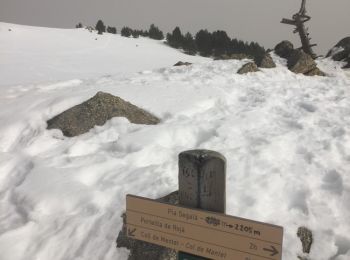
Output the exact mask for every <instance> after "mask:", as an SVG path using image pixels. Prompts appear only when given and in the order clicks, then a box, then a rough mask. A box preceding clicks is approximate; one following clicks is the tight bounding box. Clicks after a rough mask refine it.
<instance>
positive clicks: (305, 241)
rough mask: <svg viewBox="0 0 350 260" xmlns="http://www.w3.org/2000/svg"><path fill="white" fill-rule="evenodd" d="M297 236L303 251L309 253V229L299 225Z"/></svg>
mask: <svg viewBox="0 0 350 260" xmlns="http://www.w3.org/2000/svg"><path fill="white" fill-rule="evenodd" d="M297 236H298V237H299V238H300V241H301V244H302V246H303V253H307V254H309V253H310V249H311V245H312V242H313V238H312V232H311V230H309V229H308V228H307V227H299V228H298V231H297Z"/></svg>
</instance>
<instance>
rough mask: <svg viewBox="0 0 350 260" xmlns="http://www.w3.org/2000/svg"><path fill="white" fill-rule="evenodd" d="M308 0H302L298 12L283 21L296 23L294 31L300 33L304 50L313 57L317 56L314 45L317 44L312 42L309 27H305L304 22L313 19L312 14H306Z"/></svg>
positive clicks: (291, 23)
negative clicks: (313, 48)
mask: <svg viewBox="0 0 350 260" xmlns="http://www.w3.org/2000/svg"><path fill="white" fill-rule="evenodd" d="M305 5H306V0H302V2H301V7H300V10H299V12H298V13H296V14H294V15H293V18H292V19H286V18H283V19H282V21H281V23H284V24H289V25H294V26H295V27H296V28H295V30H294V31H293V32H294V33H299V36H300V40H301V44H302V47H301V48H300V49H303V51H304V52H305V53H307V54H310V55H311V57H312V58H316V54H315V53H314V52H313V50H312V47H313V46H316V44H311V43H310V40H311V38H310V37H309V33H308V29H307V28H306V27H305V25H304V23H305V22H307V21H309V20H310V19H311V17H310V16H308V15H306V8H305Z"/></svg>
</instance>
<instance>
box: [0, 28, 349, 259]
mask: <svg viewBox="0 0 350 260" xmlns="http://www.w3.org/2000/svg"><path fill="white" fill-rule="evenodd" d="M8 28H12V31H8ZM95 38H97V40H95ZM136 45H138V47H136ZM274 59H275V61H276V62H277V68H275V69H263V70H262V71H261V72H258V73H255V74H248V75H238V74H236V71H237V69H238V68H239V67H240V66H241V65H242V64H244V63H245V62H246V61H236V60H232V61H211V60H208V59H205V58H201V57H191V56H186V55H184V54H182V53H180V52H178V51H176V50H173V49H170V48H168V47H167V46H164V45H163V44H162V43H161V42H159V41H153V40H150V39H143V38H140V39H125V38H122V37H120V36H119V35H108V34H106V35H102V36H98V35H96V34H95V33H90V32H88V31H86V30H83V29H76V30H62V29H47V28H34V27H26V26H18V25H12V24H5V23H0V86H1V94H0V259H1V260H17V259H21V260H24V259H25V260H39V259H40V260H41V259H44V260H47V259H51V260H67V259H84V260H85V259H92V260H96V259H106V260H107V259H108V260H116V259H118V260H124V259H127V255H128V251H127V250H126V249H116V248H115V240H116V237H117V234H118V232H119V230H120V228H121V225H122V220H121V218H120V215H121V213H122V212H123V211H124V209H125V195H126V194H128V193H129V194H134V195H139V196H145V197H149V198H157V197H161V196H163V195H166V194H168V193H170V192H172V191H174V190H176V189H177V185H178V183H177V177H178V176H177V156H178V153H180V152H181V151H184V150H188V149H196V148H205V149H211V150H216V151H218V152H220V153H222V154H223V155H224V156H225V157H226V159H227V163H228V165H227V214H231V215H234V216H240V217H244V218H249V219H254V220H258V221H263V222H268V223H273V224H276V225H281V226H283V227H284V241H283V259H284V260H295V259H296V256H297V255H298V254H300V253H301V250H302V249H301V243H300V241H299V238H298V237H297V236H296V231H297V228H298V227H299V226H307V227H308V228H310V229H311V230H312V231H313V234H314V243H313V246H312V248H311V254H310V256H311V258H312V259H313V260H329V259H332V260H349V259H350V174H349V173H350V78H349V76H348V75H346V73H347V72H344V71H342V70H341V69H340V65H339V64H338V63H334V62H332V61H329V60H319V61H318V63H319V66H320V68H321V69H323V70H324V71H325V72H326V73H327V74H328V75H329V76H328V77H305V76H303V75H295V74H293V73H291V72H290V71H288V70H287V69H286V68H285V61H284V60H283V59H279V58H278V57H276V56H274ZM178 60H183V61H191V62H195V64H194V65H192V66H188V67H186V66H184V67H172V66H171V65H172V64H174V63H175V62H176V61H178ZM97 91H105V92H109V93H111V94H113V95H117V96H120V97H121V98H123V99H125V100H128V101H130V102H132V103H133V104H135V105H138V106H140V107H142V108H144V109H146V110H148V111H150V112H151V113H153V114H155V115H156V116H158V117H160V118H161V120H162V122H161V123H160V124H159V125H154V126H146V125H134V124H131V123H129V122H128V121H127V120H126V119H123V118H114V119H112V120H110V121H109V122H107V123H106V124H105V125H104V126H101V127H95V128H94V129H92V130H91V131H90V132H88V133H86V134H84V135H81V136H78V137H74V138H66V137H64V136H63V135H62V133H61V132H60V131H58V130H50V131H49V130H46V120H47V119H49V118H51V117H53V116H54V115H56V114H58V113H60V112H62V111H64V110H65V109H68V108H70V107H71V106H73V105H76V104H79V103H81V102H82V101H85V100H86V99H88V98H90V97H91V96H93V95H94V94H95V93H96V92H97Z"/></svg>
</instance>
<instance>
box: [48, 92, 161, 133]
mask: <svg viewBox="0 0 350 260" xmlns="http://www.w3.org/2000/svg"><path fill="white" fill-rule="evenodd" d="M113 117H126V118H127V119H128V120H129V121H130V122H131V123H134V124H146V125H154V124H158V123H159V119H158V118H156V117H155V116H153V115H151V114H150V113H148V112H147V111H145V110H143V109H141V108H139V107H137V106H135V105H133V104H131V103H129V102H127V101H125V100H123V99H121V98H119V97H116V96H113V95H111V94H108V93H104V92H98V93H97V94H96V95H95V96H94V97H92V98H91V99H89V100H87V101H85V102H84V103H82V104H80V105H77V106H74V107H72V108H70V109H68V110H66V111H64V112H63V113H61V114H59V115H57V116H55V117H54V118H52V119H50V120H48V121H47V125H48V127H47V128H48V129H60V130H61V131H62V132H63V134H64V135H65V136H69V137H72V136H77V135H81V134H84V133H86V132H88V131H89V130H90V129H91V128H93V127H94V126H96V125H98V126H101V125H104V124H105V123H106V122H107V120H109V119H111V118H113Z"/></svg>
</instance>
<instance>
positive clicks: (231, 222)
mask: <svg viewBox="0 0 350 260" xmlns="http://www.w3.org/2000/svg"><path fill="white" fill-rule="evenodd" d="M126 221H127V229H128V236H129V237H131V238H134V239H139V240H143V241H146V242H150V243H154V244H157V245H161V246H165V247H170V248H173V249H175V250H178V251H182V252H187V253H190V254H194V255H198V256H203V257H207V258H210V259H219V260H222V259H227V260H233V259H234V260H266V259H271V260H281V258H282V239H283V228H282V227H280V226H275V225H271V224H266V223H262V222H257V221H252V220H247V219H242V218H237V217H233V216H228V215H225V214H220V213H215V212H210V211H204V210H200V209H192V208H186V207H182V206H175V205H171V204H166V203H161V202H157V201H154V200H151V199H147V198H141V197H137V196H133V195H127V197H126Z"/></svg>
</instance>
